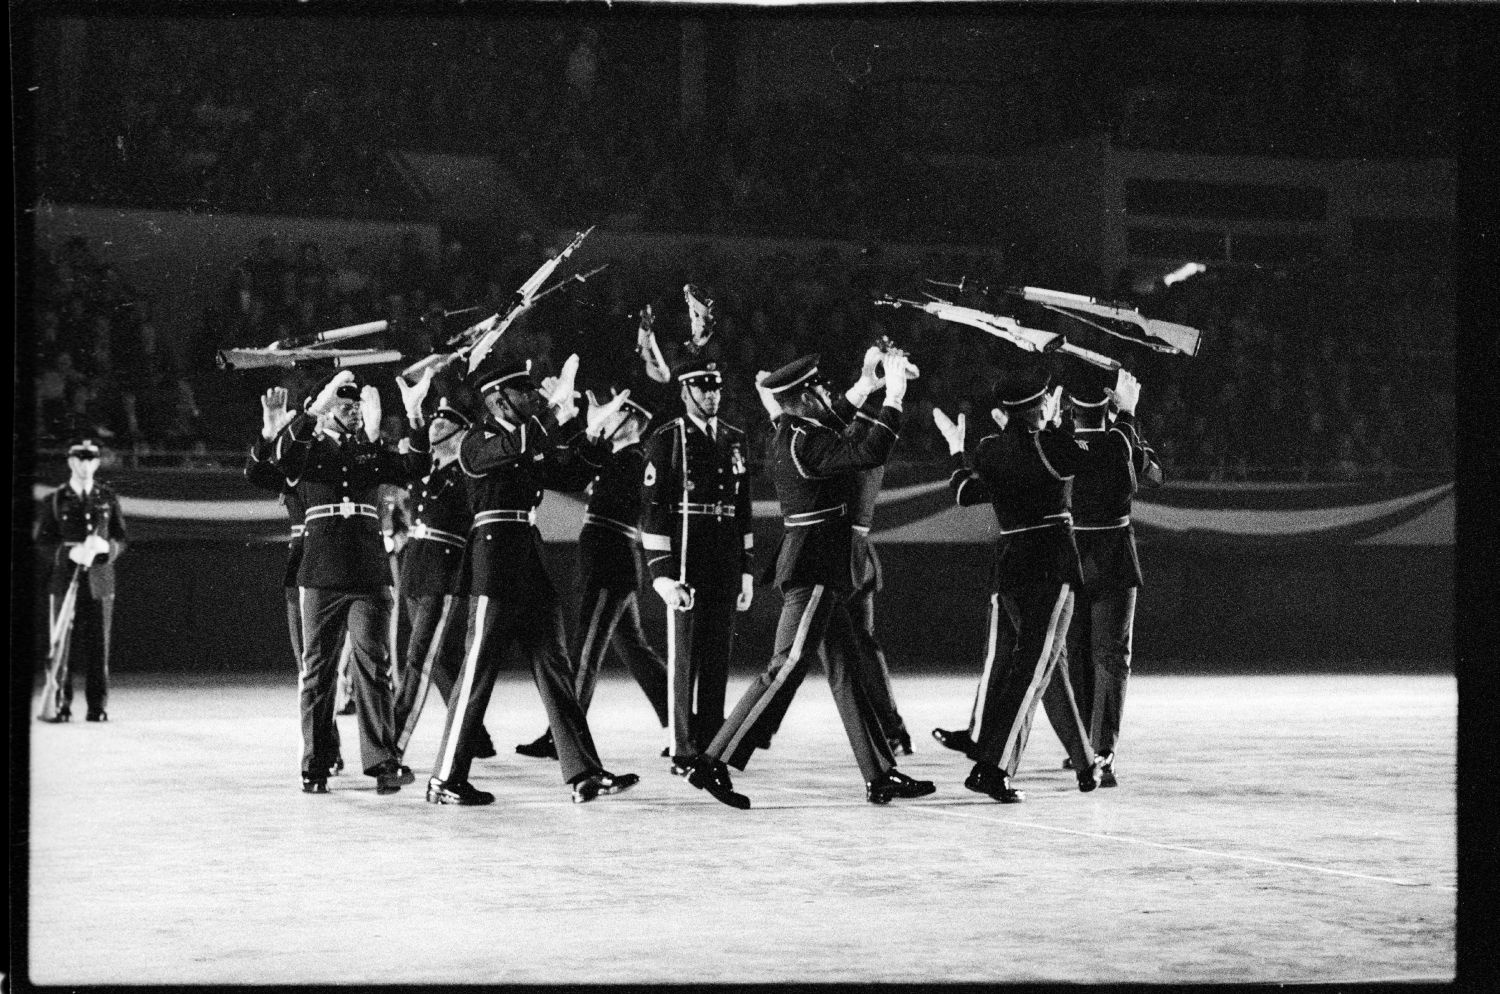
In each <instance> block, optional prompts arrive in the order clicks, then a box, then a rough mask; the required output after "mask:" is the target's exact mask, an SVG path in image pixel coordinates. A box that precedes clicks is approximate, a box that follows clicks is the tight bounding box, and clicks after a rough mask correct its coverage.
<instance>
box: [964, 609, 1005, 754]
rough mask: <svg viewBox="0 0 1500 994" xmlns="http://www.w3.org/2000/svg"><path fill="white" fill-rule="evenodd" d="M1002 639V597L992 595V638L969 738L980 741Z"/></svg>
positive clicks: (976, 698) (988, 646) (986, 646)
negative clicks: (1000, 639)
mask: <svg viewBox="0 0 1500 994" xmlns="http://www.w3.org/2000/svg"><path fill="white" fill-rule="evenodd" d="M999 637H1000V595H999V594H990V637H989V641H988V642H987V643H986V645H985V650H984V671H983V672H982V673H980V675H979V686H978V687H977V688H976V689H975V691H974V710H973V711H971V712H970V713H969V738H970V739H971V740H973V741H975V742H978V741H979V729H980V727H981V726H982V725H983V724H984V699H985V697H986V696H988V694H989V688H990V671H991V670H992V669H994V667H995V647H996V644H997V643H998V641H999Z"/></svg>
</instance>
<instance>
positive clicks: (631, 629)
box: [516, 397, 670, 759]
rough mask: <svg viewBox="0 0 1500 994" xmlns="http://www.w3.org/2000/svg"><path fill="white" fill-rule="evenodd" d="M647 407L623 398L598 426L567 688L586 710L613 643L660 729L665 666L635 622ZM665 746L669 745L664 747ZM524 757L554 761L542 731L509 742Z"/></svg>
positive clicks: (663, 718) (637, 620)
mask: <svg viewBox="0 0 1500 994" xmlns="http://www.w3.org/2000/svg"><path fill="white" fill-rule="evenodd" d="M651 417H652V415H651V410H650V409H649V408H647V407H646V406H645V405H643V404H641V403H639V402H637V401H636V400H635V398H634V397H631V398H629V399H627V400H626V401H625V402H624V404H623V405H622V406H621V408H620V411H619V413H618V414H617V415H616V416H615V418H613V419H611V422H610V423H609V424H606V425H605V426H604V428H603V435H604V440H605V442H606V443H607V444H608V445H609V446H610V448H609V451H608V452H607V453H606V454H605V455H604V456H603V458H604V465H603V466H602V467H601V468H600V470H599V473H598V475H596V476H595V477H594V480H593V482H592V483H590V484H589V487H588V495H589V503H588V509H587V510H586V511H585V512H584V515H583V530H582V531H580V532H579V533H578V574H579V583H580V585H581V586H582V588H583V598H582V602H581V607H580V612H579V618H578V627H577V628H576V629H575V638H574V641H573V658H574V659H575V660H576V661H577V666H578V672H577V674H576V676H575V678H574V682H573V692H574V694H575V695H576V696H577V697H578V703H579V706H581V707H582V708H583V710H584V712H585V713H586V712H587V711H588V709H589V704H590V703H591V702H592V701H593V699H594V686H595V684H597V683H598V680H599V669H600V666H601V665H602V664H603V662H604V656H605V654H606V653H607V652H608V651H609V650H610V648H611V647H613V648H614V650H615V652H616V653H617V654H618V655H619V656H620V658H621V659H623V660H624V662H625V667H626V669H628V670H629V671H630V675H631V676H632V677H634V678H635V682H636V683H638V684H639V685H640V688H641V690H642V691H643V692H645V694H646V699H647V700H648V701H650V702H651V707H652V709H653V710H655V711H656V717H657V720H658V721H660V722H661V727H662V728H663V729H665V728H666V727H667V664H666V663H665V662H663V661H662V658H661V656H660V655H659V654H658V653H657V651H656V649H655V648H653V647H652V645H651V643H650V642H649V641H647V639H646V632H645V630H644V629H643V628H642V627H641V609H640V602H639V599H638V593H637V592H638V590H639V588H640V582H641V574H642V572H643V566H644V561H643V559H642V555H641V529H640V525H639V522H640V520H641V481H642V480H643V479H644V478H645V474H646V455H645V452H644V450H643V449H642V446H641V436H642V435H643V434H644V432H645V431H646V427H647V425H649V424H650V423H651ZM667 748H668V749H670V745H669V746H668V747H667ZM516 752H518V753H521V754H522V755H525V756H537V757H550V758H552V759H556V758H557V747H556V745H555V744H554V743H553V741H552V733H551V732H550V731H548V732H545V733H543V734H542V735H541V736H540V737H539V738H537V739H536V740H535V741H533V742H528V743H524V744H522V745H518V746H516Z"/></svg>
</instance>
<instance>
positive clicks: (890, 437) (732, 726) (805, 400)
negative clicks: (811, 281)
mask: <svg viewBox="0 0 1500 994" xmlns="http://www.w3.org/2000/svg"><path fill="white" fill-rule="evenodd" d="M882 365H883V366H884V370H885V380H886V393H885V401H884V404H883V405H882V406H881V408H880V411H879V414H878V415H877V417H876V420H875V423H874V424H873V425H871V426H868V427H866V426H863V425H861V426H851V427H850V428H848V429H846V430H844V431H842V432H841V431H838V430H836V429H834V428H833V427H831V426H830V425H829V424H827V423H826V421H825V420H824V419H823V416H822V415H823V412H824V411H825V410H826V409H827V408H828V407H829V406H830V404H831V400H830V397H829V392H828V389H827V387H826V386H824V385H823V381H822V377H821V376H820V375H819V373H818V357H817V356H806V357H804V358H802V359H799V360H797V361H795V362H793V363H790V364H788V365H787V366H784V367H782V368H781V369H778V370H776V371H775V372H774V373H771V374H770V375H769V376H767V377H766V378H765V379H764V380H763V381H762V384H761V385H763V386H764V387H765V388H766V389H767V390H769V391H770V392H771V394H772V396H773V397H774V398H775V400H776V402H777V403H778V404H779V405H780V406H781V408H782V412H783V413H782V414H781V416H780V417H778V418H777V419H776V438H775V444H774V456H773V460H772V473H773V481H774V482H775V485H776V496H777V499H778V500H779V501H780V503H781V513H782V517H783V524H784V534H783V537H782V540H781V546H780V548H779V550H778V553H777V559H776V574H775V578H776V583H777V585H778V586H779V587H780V588H781V591H782V593H783V595H784V601H783V603H782V609H781V620H780V622H779V624H778V625H777V629H776V651H775V655H774V656H773V657H772V659H771V662H770V664H769V665H768V666H767V667H766V669H765V671H764V672H762V673H761V674H760V676H758V677H757V678H756V679H755V680H754V681H752V682H751V684H750V687H749V688H748V689H747V690H746V692H745V694H744V696H743V697H741V698H740V701H739V703H738V704H736V705H735V708H734V711H733V712H732V713H731V714H730V716H729V718H728V719H727V720H726V721H725V722H724V725H723V727H722V728H720V729H719V734H718V735H717V736H715V737H714V740H713V742H711V743H710V744H709V746H708V748H707V749H706V750H704V751H703V754H702V755H701V756H700V757H699V758H698V759H697V760H696V761H695V762H694V763H693V764H692V765H691V768H690V770H689V773H688V781H689V782H690V783H691V784H692V785H693V786H694V787H698V788H701V789H704V790H707V791H708V792H709V793H710V794H712V795H713V796H714V797H715V798H716V799H717V800H719V801H721V802H723V803H724V804H728V805H730V806H731V807H736V808H742V809H743V808H748V807H749V806H750V799H749V798H748V797H746V796H744V795H743V794H740V793H738V792H736V791H735V790H734V786H733V784H732V783H731V782H730V778H729V770H728V766H729V765H733V766H734V767H736V768H737V769H741V770H742V769H744V768H745V763H746V762H747V761H748V760H749V757H750V755H751V754H752V753H753V751H754V749H755V748H756V746H757V745H758V744H759V742H760V741H761V739H762V729H760V728H758V727H757V726H758V723H759V722H761V721H762V720H763V719H764V717H765V715H766V713H767V711H768V710H769V709H770V708H772V707H773V706H775V704H776V699H777V697H778V696H779V695H781V694H783V693H785V692H786V690H787V685H788V679H789V678H790V677H791V676H792V675H793V674H794V673H795V672H796V671H797V670H799V669H802V668H805V667H806V666H807V665H808V660H809V659H810V658H811V657H812V656H813V655H814V654H816V653H817V652H818V650H819V648H820V647H824V648H826V650H827V657H826V666H827V670H828V683H829V686H830V688H831V689H832V691H833V699H834V703H835V704H836V705H837V707H838V710H839V716H840V718H841V719H842V720H843V724H844V731H845V732H846V734H847V735H848V736H849V744H850V745H851V746H852V747H853V749H854V755H855V759H856V760H857V762H858V763H859V768H860V772H861V774H862V775H863V778H864V781H865V797H866V799H867V800H869V801H870V802H871V803H874V804H886V803H889V802H890V801H891V800H892V799H895V798H905V797H922V796H925V795H927V794H930V793H932V791H933V785H932V783H931V782H928V781H921V780H913V779H911V778H910V777H907V776H906V775H905V774H902V773H900V772H899V771H897V770H896V769H895V766H896V761H895V758H894V757H893V756H892V755H891V751H890V746H889V744H888V743H887V742H886V738H885V734H884V732H883V731H882V729H881V727H880V717H879V715H878V714H877V713H876V712H875V709H874V707H873V706H872V704H871V702H870V700H869V698H868V697H867V696H866V695H865V693H864V692H863V688H862V686H861V684H862V681H861V679H860V674H859V670H860V667H861V665H862V663H861V659H860V657H859V656H858V655H857V654H854V655H849V654H847V653H846V652H845V651H844V649H843V647H844V646H846V645H848V643H849V641H850V636H849V634H848V632H847V631H846V630H847V629H848V628H850V627H852V625H853V624H854V622H853V619H852V618H851V617H850V615H849V592H850V590H851V588H852V577H851V571H850V562H851V560H852V554H851V551H850V537H851V535H852V533H853V529H852V527H851V525H850V520H851V517H852V513H851V504H852V503H853V501H854V497H855V492H856V490H857V487H858V482H859V481H858V478H859V474H860V472H862V471H863V470H867V469H872V468H874V467H876V466H879V465H881V464H882V463H884V462H885V460H886V459H887V457H888V456H889V455H890V452H891V449H892V447H893V446H894V445H895V442H896V437H897V434H898V433H899V431H900V429H901V405H902V401H903V399H904V398H905V395H906V383H907V380H908V379H909V378H910V377H912V376H914V375H915V372H916V371H915V367H913V366H912V365H911V364H910V362H908V361H907V359H906V357H905V356H902V355H899V354H893V355H888V356H886V357H884V359H883V360H882ZM726 761H727V762H726Z"/></svg>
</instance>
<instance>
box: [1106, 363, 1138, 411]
mask: <svg viewBox="0 0 1500 994" xmlns="http://www.w3.org/2000/svg"><path fill="white" fill-rule="evenodd" d="M1110 396H1111V397H1112V398H1113V399H1114V402H1115V407H1117V408H1119V410H1120V412H1121V413H1122V414H1134V413H1135V405H1137V404H1139V403H1140V402H1141V381H1140V380H1138V379H1136V378H1135V376H1134V375H1133V374H1132V373H1131V372H1130V371H1129V370H1128V369H1126V368H1125V367H1124V366H1121V367H1120V372H1119V373H1118V374H1117V375H1116V377H1115V388H1114V389H1113V390H1111V391H1110Z"/></svg>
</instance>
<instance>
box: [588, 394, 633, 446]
mask: <svg viewBox="0 0 1500 994" xmlns="http://www.w3.org/2000/svg"><path fill="white" fill-rule="evenodd" d="M584 396H586V397H587V398H588V401H589V409H588V413H587V414H585V415H584V420H585V421H586V422H587V423H588V428H587V429H586V433H587V434H588V436H589V437H590V438H603V437H604V436H605V435H608V434H610V433H611V432H613V431H614V430H615V429H616V428H618V427H619V426H620V423H621V422H622V421H624V420H625V418H624V417H623V416H621V414H620V409H621V407H622V406H624V404H625V399H626V398H627V397H629V396H630V391H629V390H626V391H624V392H623V393H617V394H615V395H614V396H613V397H611V398H610V399H609V400H607V401H605V402H604V403H603V404H601V403H599V400H598V398H596V397H595V396H594V391H592V390H588V391H585V393H584Z"/></svg>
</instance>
